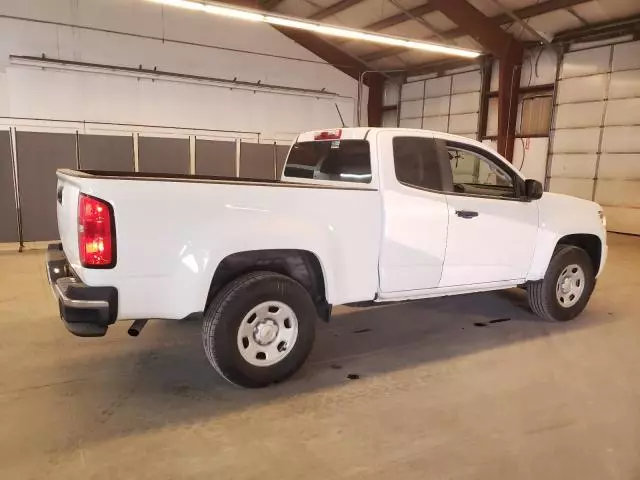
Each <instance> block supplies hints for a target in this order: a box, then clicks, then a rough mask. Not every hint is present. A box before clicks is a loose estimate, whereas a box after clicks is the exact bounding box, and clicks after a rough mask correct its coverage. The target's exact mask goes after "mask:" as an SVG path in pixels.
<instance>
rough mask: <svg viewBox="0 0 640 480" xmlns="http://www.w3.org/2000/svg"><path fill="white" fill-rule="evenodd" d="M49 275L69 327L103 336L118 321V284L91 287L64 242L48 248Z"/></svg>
mask: <svg viewBox="0 0 640 480" xmlns="http://www.w3.org/2000/svg"><path fill="white" fill-rule="evenodd" d="M46 267H47V278H48V279H49V284H50V285H51V288H52V289H53V293H54V295H55V296H56V298H57V299H58V307H59V309H60V318H61V319H62V321H63V322H64V324H65V326H66V327H67V329H68V330H69V331H70V332H71V333H73V334H74V335H77V336H79V337H101V336H103V335H104V334H105V333H107V328H108V327H109V325H111V324H112V323H113V322H115V321H116V317H117V314H118V290H117V289H116V288H115V287H90V286H88V285H85V284H84V283H82V282H81V281H80V279H78V278H77V277H76V276H75V275H74V274H73V271H72V270H71V268H70V266H69V263H68V262H67V257H66V256H65V254H64V252H63V251H62V244H60V243H52V244H50V245H49V248H48V249H47V259H46Z"/></svg>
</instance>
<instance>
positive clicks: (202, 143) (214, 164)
mask: <svg viewBox="0 0 640 480" xmlns="http://www.w3.org/2000/svg"><path fill="white" fill-rule="evenodd" d="M196 174H198V175H217V176H220V177H235V176H236V142H224V141H218V140H201V139H198V138H196Z"/></svg>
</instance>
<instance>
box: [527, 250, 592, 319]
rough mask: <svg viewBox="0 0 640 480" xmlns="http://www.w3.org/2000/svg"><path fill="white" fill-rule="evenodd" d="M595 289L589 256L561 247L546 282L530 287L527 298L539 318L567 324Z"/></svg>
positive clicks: (530, 284)
mask: <svg viewBox="0 0 640 480" xmlns="http://www.w3.org/2000/svg"><path fill="white" fill-rule="evenodd" d="M594 287H595V274H594V268H593V264H592V263H591V258H589V255H588V254H587V252H585V251H584V250H582V249H581V248H578V247H574V246H572V245H561V246H559V247H558V249H557V250H556V252H555V253H554V255H553V257H552V258H551V261H550V262H549V267H548V268H547V272H546V274H545V276H544V279H542V280H539V281H537V282H530V283H529V284H528V285H527V297H528V299H529V306H530V307H531V310H533V312H534V313H535V314H536V315H538V316H539V317H542V318H544V319H546V320H553V321H558V322H564V321H567V320H571V319H573V318H575V317H577V316H578V315H579V314H580V313H581V312H582V311H583V310H584V308H585V307H586V305H587V302H588V301H589V298H590V297H591V293H592V292H593V289H594Z"/></svg>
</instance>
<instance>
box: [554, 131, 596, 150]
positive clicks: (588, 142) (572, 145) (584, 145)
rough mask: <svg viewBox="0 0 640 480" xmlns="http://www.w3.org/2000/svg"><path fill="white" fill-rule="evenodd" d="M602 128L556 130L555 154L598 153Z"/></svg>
mask: <svg viewBox="0 0 640 480" xmlns="http://www.w3.org/2000/svg"><path fill="white" fill-rule="evenodd" d="M599 138H600V128H580V129H576V130H556V131H555V133H554V139H553V153H595V152H597V151H598V140H599Z"/></svg>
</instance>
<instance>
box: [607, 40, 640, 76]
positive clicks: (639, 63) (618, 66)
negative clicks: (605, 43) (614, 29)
mask: <svg viewBox="0 0 640 480" xmlns="http://www.w3.org/2000/svg"><path fill="white" fill-rule="evenodd" d="M630 69H640V42H631V43H621V44H619V45H616V46H614V47H613V71H618V70H630Z"/></svg>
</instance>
